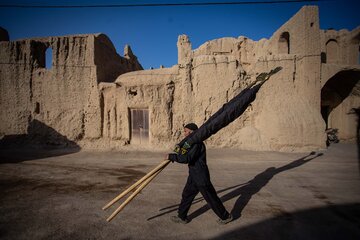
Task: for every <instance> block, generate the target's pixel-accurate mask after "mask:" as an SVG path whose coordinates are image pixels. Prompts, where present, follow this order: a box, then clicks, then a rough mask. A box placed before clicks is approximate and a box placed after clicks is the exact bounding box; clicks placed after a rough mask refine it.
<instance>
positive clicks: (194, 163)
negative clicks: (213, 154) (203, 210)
mask: <svg viewBox="0 0 360 240" xmlns="http://www.w3.org/2000/svg"><path fill="white" fill-rule="evenodd" d="M197 129H198V127H197V125H196V124H194V123H189V124H187V125H185V127H184V135H185V137H187V136H189V135H190V134H191V133H192V132H193V131H196V130H197ZM167 158H168V159H169V160H171V161H172V162H174V161H176V162H178V163H184V164H188V166H189V176H188V179H187V182H186V185H185V187H184V190H183V192H182V199H181V203H180V205H179V209H178V215H177V216H172V217H171V220H172V221H174V222H176V223H184V224H186V223H188V222H189V220H188V218H187V214H188V211H189V209H190V207H191V204H192V201H193V200H194V198H195V196H196V195H197V194H198V193H199V192H200V193H201V194H202V196H203V197H204V199H205V200H206V202H207V203H208V204H209V206H210V207H211V209H212V210H213V211H214V212H215V214H216V215H217V216H218V217H219V219H218V221H217V222H218V223H219V224H227V223H229V222H231V221H232V220H233V216H232V215H231V214H230V213H229V212H228V211H227V210H226V209H225V207H224V205H223V204H222V202H221V200H220V198H219V197H218V196H217V194H216V191H215V189H214V186H213V185H212V183H211V181H210V173H209V169H208V166H207V164H206V147H205V144H204V143H203V142H201V143H197V144H194V145H192V146H191V148H190V149H188V151H181V150H180V151H179V152H178V153H171V154H168V156H167Z"/></svg>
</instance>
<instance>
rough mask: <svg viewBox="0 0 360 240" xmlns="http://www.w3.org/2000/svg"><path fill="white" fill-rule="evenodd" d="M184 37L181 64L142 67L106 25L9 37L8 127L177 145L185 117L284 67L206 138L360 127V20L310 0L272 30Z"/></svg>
mask: <svg viewBox="0 0 360 240" xmlns="http://www.w3.org/2000/svg"><path fill="white" fill-rule="evenodd" d="M177 45H178V64H177V65H174V66H173V67H170V68H159V69H152V70H141V69H142V68H141V65H140V64H139V63H138V62H137V59H136V57H135V56H134V54H133V53H132V52H131V49H130V48H129V47H126V49H125V53H124V57H121V56H119V55H118V54H117V53H116V51H115V49H114V47H113V45H112V44H111V42H110V40H109V39H108V38H107V37H106V36H105V35H102V34H99V35H80V36H68V37H53V38H46V39H26V40H20V41H15V42H8V41H5V42H4V41H2V42H0V61H1V63H0V86H1V88H0V90H1V97H0V108H1V115H0V122H1V127H0V135H3V136H7V135H18V134H26V133H28V128H29V125H31V122H32V121H33V120H37V121H40V122H42V123H44V124H45V125H46V126H49V127H51V128H53V129H55V130H56V131H58V132H59V133H60V134H61V135H63V136H66V137H67V138H68V139H69V140H72V141H75V142H77V143H78V144H80V146H84V147H103V146H107V147H108V146H122V145H127V144H130V145H137V144H140V145H141V146H144V145H148V146H153V147H156V148H162V147H170V146H172V145H173V144H174V143H176V142H177V141H178V140H180V139H181V134H182V126H183V123H185V122H189V121H193V122H196V123H197V124H199V125H201V124H202V123H203V122H204V121H206V119H208V118H209V117H210V116H211V115H212V114H213V113H214V112H215V111H216V110H218V109H219V108H220V107H221V106H222V104H224V103H225V102H227V101H228V100H230V99H231V98H232V97H233V96H235V95H236V94H237V93H238V92H239V91H241V90H242V89H243V88H244V87H245V86H247V85H248V84H249V83H250V82H252V81H254V79H255V77H256V75H257V74H259V73H261V72H265V71H266V72H267V71H269V70H271V69H273V68H275V67H277V66H282V67H283V70H282V71H281V72H279V73H278V74H276V75H274V76H273V77H272V79H271V80H270V81H269V82H267V83H266V84H264V86H263V87H262V88H261V89H260V91H259V93H258V94H257V98H256V100H255V101H254V102H253V104H252V105H251V106H250V107H249V108H248V109H247V111H246V112H245V113H244V114H243V115H242V116H241V117H240V118H239V119H237V120H235V121H234V122H233V123H231V124H230V125H229V126H228V127H226V128H225V129H223V130H221V131H219V132H218V133H217V134H216V135H215V136H213V137H211V138H210V139H209V140H207V145H208V146H212V147H235V148H241V149H249V150H276V151H305V150H310V149H321V148H324V147H325V146H326V145H325V144H326V134H325V130H326V128H337V129H339V137H340V139H341V140H353V139H355V138H356V136H357V127H358V126H357V116H356V115H355V114H353V112H354V111H353V110H352V109H353V108H359V107H360V98H359V95H360V92H359V90H360V88H359V87H360V85H359V84H360V83H359V79H360V65H359V45H360V28H356V29H354V30H352V31H348V30H340V31H335V30H321V29H319V17H318V8H317V7H314V6H306V7H303V8H302V9H301V10H300V11H299V12H298V13H297V14H295V15H294V16H293V17H292V18H291V19H290V20H289V21H288V22H286V23H285V24H284V25H283V26H282V27H280V29H278V30H277V31H276V32H275V33H274V34H273V35H272V37H271V38H270V39H261V40H260V41H253V40H251V39H248V38H246V37H243V36H240V37H238V38H221V39H215V40H212V41H208V42H206V43H204V44H203V45H201V46H200V47H199V48H197V49H192V47H191V42H190V40H189V37H188V36H186V35H181V36H179V38H178V43H177ZM49 47H51V48H52V49H53V53H54V54H53V58H52V59H53V63H52V66H51V69H46V68H45V66H44V64H45V59H44V56H45V50H46V49H47V48H49ZM32 132H37V131H32Z"/></svg>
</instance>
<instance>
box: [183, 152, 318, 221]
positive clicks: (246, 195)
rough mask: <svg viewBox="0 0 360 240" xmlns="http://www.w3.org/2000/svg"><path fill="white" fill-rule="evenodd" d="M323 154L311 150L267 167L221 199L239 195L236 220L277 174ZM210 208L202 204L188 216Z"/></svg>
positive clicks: (201, 212)
mask: <svg viewBox="0 0 360 240" xmlns="http://www.w3.org/2000/svg"><path fill="white" fill-rule="evenodd" d="M322 155H323V154H322V153H318V154H316V153H315V152H311V153H310V154H308V155H307V156H305V157H302V158H300V159H297V160H295V161H293V162H291V163H288V164H286V165H284V166H281V167H278V168H275V167H270V168H268V169H266V170H265V171H263V172H261V173H259V174H258V175H256V176H255V177H254V178H253V179H252V180H250V181H249V182H248V183H247V184H245V185H244V186H241V187H239V188H236V189H235V190H232V191H231V192H229V193H227V194H225V195H224V196H222V197H220V199H221V201H222V202H226V201H229V200H230V199H233V198H236V197H238V198H237V199H236V202H235V205H234V207H233V209H232V210H231V214H232V215H233V217H234V220H236V219H238V218H240V217H241V212H242V210H243V209H244V208H245V206H246V205H247V204H248V202H249V201H250V199H251V198H252V196H253V195H254V194H256V193H257V192H259V191H260V190H261V189H262V188H263V187H264V186H265V185H266V184H267V183H268V182H269V181H270V180H271V179H272V178H273V177H274V176H275V175H276V174H278V173H281V172H284V171H287V170H290V169H293V168H296V167H300V166H301V165H303V164H305V163H307V162H309V161H311V160H313V159H314V158H317V157H319V156H322ZM209 209H210V208H209V206H208V205H207V204H206V205H204V206H202V207H201V208H199V209H197V210H196V211H194V212H193V213H191V214H190V215H189V216H188V218H189V219H190V220H191V219H194V218H196V217H198V216H200V215H201V214H203V213H205V212H206V211H208V210H209Z"/></svg>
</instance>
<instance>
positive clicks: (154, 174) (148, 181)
mask: <svg viewBox="0 0 360 240" xmlns="http://www.w3.org/2000/svg"><path fill="white" fill-rule="evenodd" d="M169 162H170V161H166V162H165V164H163V165H162V168H159V169H158V170H157V172H155V173H153V174H152V175H151V176H150V177H148V178H147V179H146V180H144V181H143V182H142V183H141V185H140V186H139V187H138V188H137V189H136V191H135V192H133V193H132V194H131V195H130V196H129V197H128V198H127V199H126V200H125V201H124V202H123V203H122V204H121V205H120V206H119V207H118V208H117V209H116V210H115V211H114V212H113V213H112V214H111V215H110V217H108V218H107V219H106V221H108V222H110V221H111V220H112V219H113V218H114V217H115V216H116V215H117V214H118V213H119V212H120V211H121V210H123V209H124V207H125V206H126V205H127V204H128V203H129V202H130V201H131V200H132V199H133V198H134V197H136V195H138V194H139V192H141V190H142V189H143V188H145V187H146V186H147V185H148V184H149V183H150V182H151V181H152V180H153V179H154V178H155V177H156V176H157V175H158V174H159V173H160V172H161V171H162V170H163V169H164V168H165V167H166V166H167V164H169Z"/></svg>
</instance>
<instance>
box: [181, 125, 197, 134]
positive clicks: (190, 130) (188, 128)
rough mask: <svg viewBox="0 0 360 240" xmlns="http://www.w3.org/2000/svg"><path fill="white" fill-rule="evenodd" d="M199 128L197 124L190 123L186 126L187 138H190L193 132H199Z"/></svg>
mask: <svg viewBox="0 0 360 240" xmlns="http://www.w3.org/2000/svg"><path fill="white" fill-rule="evenodd" d="M197 129H198V126H197V125H196V124H195V123H188V124H186V125H185V126H184V135H185V137H187V136H189V135H190V134H191V133H192V132H193V131H195V130H197Z"/></svg>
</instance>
